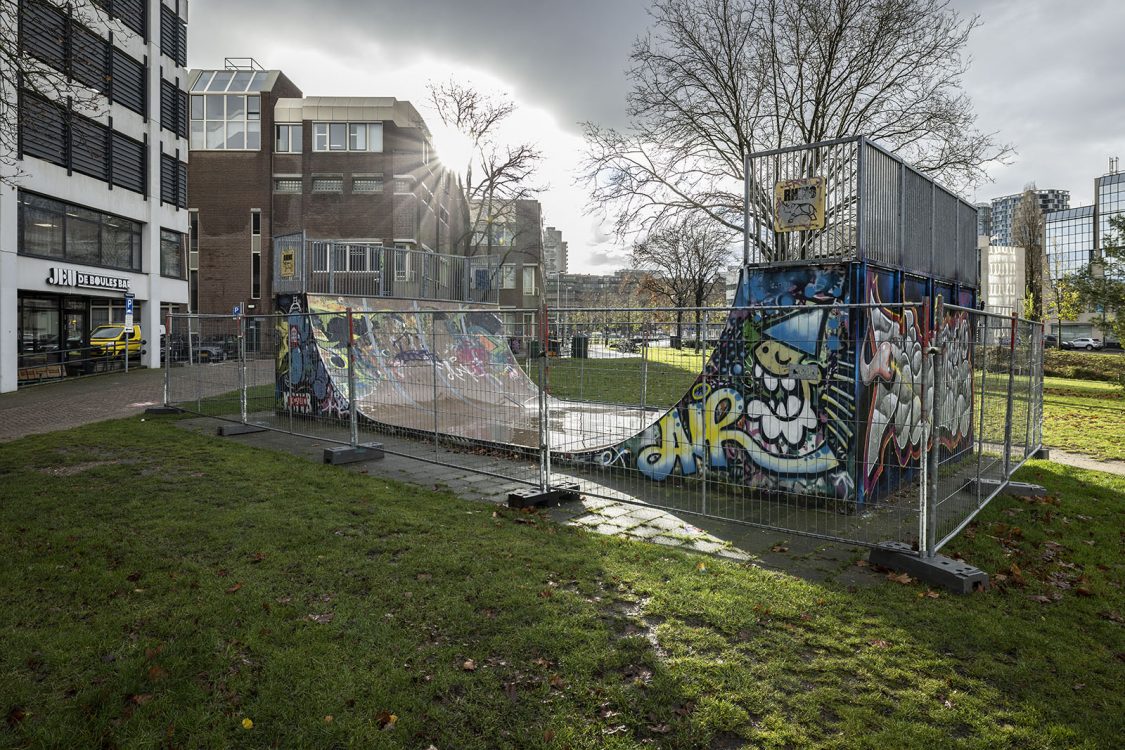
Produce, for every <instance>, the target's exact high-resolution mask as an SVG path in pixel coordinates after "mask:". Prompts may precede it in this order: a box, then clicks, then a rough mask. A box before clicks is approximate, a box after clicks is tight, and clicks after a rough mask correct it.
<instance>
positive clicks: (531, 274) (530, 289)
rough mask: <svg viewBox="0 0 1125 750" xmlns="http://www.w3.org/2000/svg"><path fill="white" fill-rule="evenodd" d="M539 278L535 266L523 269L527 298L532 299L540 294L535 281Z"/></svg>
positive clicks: (524, 288) (524, 290)
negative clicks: (531, 297)
mask: <svg viewBox="0 0 1125 750" xmlns="http://www.w3.org/2000/svg"><path fill="white" fill-rule="evenodd" d="M537 277H538V275H537V274H536V268H535V266H524V267H523V293H524V294H525V295H526V296H529V297H530V296H534V295H536V294H538V292H537V290H536V285H535V279H536V278H537Z"/></svg>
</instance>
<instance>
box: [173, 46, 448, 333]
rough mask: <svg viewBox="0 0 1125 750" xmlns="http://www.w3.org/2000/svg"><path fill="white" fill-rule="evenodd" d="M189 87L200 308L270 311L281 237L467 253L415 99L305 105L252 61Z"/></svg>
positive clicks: (276, 74) (283, 80)
mask: <svg viewBox="0 0 1125 750" xmlns="http://www.w3.org/2000/svg"><path fill="white" fill-rule="evenodd" d="M189 82H190V90H191V114H192V120H191V148H192V161H191V165H190V168H189V174H188V183H189V188H188V189H189V194H190V195H191V196H192V199H191V212H192V213H191V216H192V218H191V229H192V231H191V242H190V250H191V252H190V253H189V267H190V269H191V278H192V306H193V310H195V311H198V312H201V313H230V311H231V308H232V307H233V306H234V305H237V304H245V306H246V309H247V311H248V312H269V311H271V310H272V303H271V299H272V297H273V289H272V281H271V279H272V273H271V270H272V268H273V265H272V264H273V258H272V246H273V238H274V237H276V236H280V235H284V234H290V233H293V232H301V231H304V232H305V233H306V235H307V237H308V238H309V239H326V240H328V239H342V238H343V239H355V240H364V241H367V242H373V243H376V244H381V245H383V246H385V247H386V248H399V249H402V250H414V251H423V252H425V253H433V254H462V252H460V251H459V248H458V243H457V239H458V238H461V237H464V236H465V232H466V225H467V220H468V208H467V204H466V201H465V198H464V194H463V192H462V190H461V187H460V185H459V184H458V182H457V179H456V177H455V175H454V174H453V173H452V172H451V171H449V170H447V169H445V168H444V167H443V166H442V165H441V163H440V162H439V161H438V159H437V157H436V155H435V154H434V152H433V148H432V146H431V141H430V133H429V131H428V129H427V127H426V124H425V122H424V121H423V120H422V117H421V116H420V115H419V114H418V112H417V110H415V109H414V107H413V106H412V105H411V104H410V103H409V102H406V101H398V100H396V99H394V98H391V97H305V96H303V93H302V92H301V90H300V89H299V88H298V87H297V86H296V85H295V84H294V83H293V82H292V81H291V80H289V78H287V77H286V76H285V74H284V73H282V72H281V71H279V70H262V69H261V68H259V67H257V65H256V64H255V63H253V61H245V62H242V61H233V62H228V66H227V68H226V69H224V70H194V71H192V72H191V75H190V78H189ZM403 257H417V253H413V254H405V253H404V254H403ZM353 270H354V269H353ZM362 270H367V269H362ZM400 272H405V271H404V270H403V269H400Z"/></svg>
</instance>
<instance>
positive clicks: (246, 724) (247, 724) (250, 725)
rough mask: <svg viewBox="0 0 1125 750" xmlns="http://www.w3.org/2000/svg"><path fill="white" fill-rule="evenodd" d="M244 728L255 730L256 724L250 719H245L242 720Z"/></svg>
mask: <svg viewBox="0 0 1125 750" xmlns="http://www.w3.org/2000/svg"><path fill="white" fill-rule="evenodd" d="M242 728H243V729H253V728H254V722H253V721H252V720H251V719H249V718H246V719H243V720H242Z"/></svg>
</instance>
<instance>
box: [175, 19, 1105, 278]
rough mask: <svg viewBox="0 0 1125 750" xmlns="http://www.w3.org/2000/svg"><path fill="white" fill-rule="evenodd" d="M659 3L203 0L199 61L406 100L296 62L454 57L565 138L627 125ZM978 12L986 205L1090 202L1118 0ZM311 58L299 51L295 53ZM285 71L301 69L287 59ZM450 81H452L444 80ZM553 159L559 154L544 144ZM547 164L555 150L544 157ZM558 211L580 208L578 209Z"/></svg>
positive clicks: (574, 195) (974, 93)
mask: <svg viewBox="0 0 1125 750" xmlns="http://www.w3.org/2000/svg"><path fill="white" fill-rule="evenodd" d="M648 5H649V3H648V0H552V1H551V2H547V1H546V0H473V1H472V2H463V1H461V2H455V1H454V0H377V1H376V2H370V1H369V0H316V1H315V2H310V1H309V0H237V2H232V1H231V0H192V3H191V24H190V25H189V29H190V31H189V33H190V40H189V52H190V53H191V55H190V63H191V64H192V65H193V66H197V67H203V66H206V67H211V66H218V65H221V64H222V59H223V57H224V56H244V55H249V56H254V57H257V58H259V60H260V61H261V62H262V63H263V64H265V65H267V66H268V67H275V68H281V69H283V70H285V71H286V72H287V73H288V74H289V76H290V77H291V78H292V79H293V80H294V81H295V82H296V83H297V84H298V85H300V86H303V87H304V88H305V90H306V92H307V93H309V94H321V95H331V94H338V95H398V96H402V94H400V93H398V92H396V91H385V90H378V91H374V90H355V86H356V82H355V81H354V80H352V81H351V82H349V83H348V84H346V85H345V84H343V83H341V84H340V86H339V87H338V89H334V84H333V81H332V80H321V77H318V76H317V74H316V71H315V70H307V69H306V70H301V69H297V68H295V67H294V65H293V64H292V62H291V61H289V59H290V57H291V55H292V56H303V58H302V59H304V60H308V59H316V56H317V55H318V54H319V56H320V59H332V60H335V61H338V62H341V63H344V64H346V65H347V66H348V67H350V68H352V69H354V70H357V71H368V70H370V71H378V70H388V69H390V70H394V69H397V68H402V67H404V65H405V64H406V63H407V62H409V61H412V60H418V59H426V58H427V57H429V58H442V59H445V60H453V61H457V62H458V63H459V64H464V65H465V66H466V67H470V68H474V69H477V70H483V71H486V72H489V73H492V74H494V75H495V76H496V77H497V78H499V79H502V80H503V81H505V82H507V83H508V84H509V85H511V86H512V87H513V89H514V90H515V91H516V92H517V96H518V97H519V102H518V103H519V104H520V105H522V106H526V107H536V108H542V109H544V110H547V111H549V112H551V113H553V115H554V117H555V119H556V120H557V122H558V124H559V126H560V127H562V128H564V129H566V130H568V131H569V132H571V133H576V132H577V127H576V123H578V122H580V121H583V120H593V121H596V122H599V123H601V124H605V125H621V124H623V121H624V111H625V94H626V92H627V90H628V82H627V80H626V77H625V73H624V70H625V68H626V67H627V65H628V55H629V51H630V48H631V46H632V42H633V40H634V39H635V38H636V37H637V36H638V35H639V34H642V33H643V32H644V31H645V29H646V28H647V26H648V22H649V18H648V15H647V13H646V9H647V7H648ZM952 5H953V7H954V8H956V9H958V10H959V11H961V12H962V13H964V14H966V15H972V14H979V16H980V19H981V21H982V24H983V25H982V26H981V28H979V29H977V31H976V32H974V34H973V36H972V38H971V41H970V44H969V49H968V53H969V55H970V56H971V59H972V65H971V68H970V71H969V73H968V75H967V76H966V77H965V89H966V92H967V93H968V94H969V95H970V96H971V97H972V99H973V101H974V103H975V106H976V110H977V112H978V113H979V121H978V125H979V126H980V127H981V128H983V129H985V130H987V131H996V133H997V137H998V138H999V139H1000V140H1002V141H1005V142H1010V143H1012V144H1013V145H1014V146H1015V147H1016V148H1017V149H1018V151H1019V155H1018V157H1017V158H1016V160H1015V161H1014V162H1013V163H1012V164H1011V165H1009V166H1005V167H998V168H996V169H994V170H993V177H994V178H995V182H993V183H992V184H989V185H985V186H983V187H982V188H981V189H980V190H978V191H977V194H976V195H975V196H971V197H974V198H975V199H977V200H985V199H988V198H991V197H994V196H998V195H1004V194H1008V193H1014V192H1018V191H1020V190H1021V189H1022V188H1023V187H1024V185H1025V184H1027V183H1029V182H1035V183H1037V184H1038V185H1039V186H1040V187H1052V188H1063V189H1068V190H1070V191H1071V192H1072V199H1073V202H1074V203H1078V202H1088V201H1089V200H1090V199H1091V197H1092V183H1093V177H1094V176H1095V175H1098V174H1101V173H1102V172H1104V171H1105V169H1106V166H1107V157H1109V156H1113V155H1125V128H1122V125H1121V123H1123V122H1125V97H1122V96H1121V94H1120V92H1121V91H1123V90H1125V65H1122V63H1121V52H1120V45H1119V43H1118V37H1119V36H1120V31H1121V29H1122V28H1125V5H1122V4H1121V3H1120V2H1119V0H1083V2H1082V3H1075V4H1070V3H1066V4H1064V3H1059V2H1058V0H952ZM297 53H299V54H297ZM287 61H288V62H287ZM439 75H440V74H439ZM543 145H544V146H545V147H547V144H543ZM547 156H548V158H551V154H550V153H547ZM556 183H557V185H558V187H557V188H555V189H552V191H551V195H547V196H544V198H543V202H544V205H545V207H546V208H547V210H548V212H549V213H551V215H553V216H555V217H558V218H555V219H553V221H555V222H556V223H559V225H560V227H561V228H562V229H563V230H564V232H565V233H566V234H567V236H568V238H569V239H570V241H571V255H572V258H574V260H575V261H576V265H578V266H580V267H581V266H586V265H589V266H599V267H602V268H603V269H604V268H605V267H608V266H611V265H620V264H622V263H624V262H625V259H626V253H625V251H624V250H623V249H621V248H618V247H613V246H612V245H611V244H610V243H609V240H608V237H606V236H605V235H604V233H603V232H602V231H600V230H599V229H598V227H597V226H596V222H595V221H593V220H588V219H581V218H572V220H571V221H572V225H568V224H564V223H563V219H564V216H570V217H578V209H577V208H576V207H577V206H579V205H581V204H582V203H583V202H584V199H583V196H582V195H581V194H580V191H579V190H578V189H576V188H574V187H573V186H572V185H565V184H563V183H561V182H558V181H556ZM552 202H555V204H554V205H563V204H565V206H567V208H566V209H565V210H561V209H553V207H552Z"/></svg>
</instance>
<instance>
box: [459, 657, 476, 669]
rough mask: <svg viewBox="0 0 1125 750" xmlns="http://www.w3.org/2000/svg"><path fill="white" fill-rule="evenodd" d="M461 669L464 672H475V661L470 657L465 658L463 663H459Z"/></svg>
mask: <svg viewBox="0 0 1125 750" xmlns="http://www.w3.org/2000/svg"><path fill="white" fill-rule="evenodd" d="M461 669H463V670H465V671H466V672H475V671H477V663H476V662H475V661H473V660H472V659H466V660H465V663H464V664H462V665H461Z"/></svg>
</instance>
